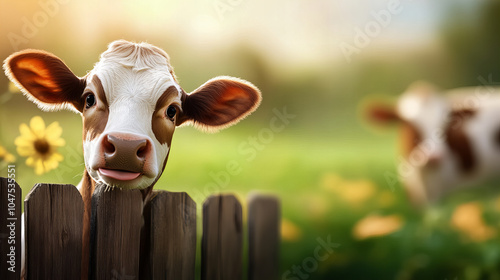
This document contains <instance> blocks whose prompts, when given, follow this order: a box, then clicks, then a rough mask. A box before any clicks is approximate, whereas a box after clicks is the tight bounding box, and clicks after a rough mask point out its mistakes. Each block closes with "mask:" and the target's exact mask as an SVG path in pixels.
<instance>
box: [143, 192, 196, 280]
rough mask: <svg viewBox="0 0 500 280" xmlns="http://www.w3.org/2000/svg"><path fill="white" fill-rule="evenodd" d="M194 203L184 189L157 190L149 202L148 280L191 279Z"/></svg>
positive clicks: (194, 231)
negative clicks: (149, 272)
mask: <svg viewBox="0 0 500 280" xmlns="http://www.w3.org/2000/svg"><path fill="white" fill-rule="evenodd" d="M195 262H196V203H195V202H194V201H193V200H192V199H191V197H189V195H187V194H186V193H185V192H180V193H174V192H166V191H159V192H157V193H156V196H155V197H154V198H153V200H152V201H151V233H150V265H151V275H152V279H155V280H159V279H175V280H194V277H195Z"/></svg>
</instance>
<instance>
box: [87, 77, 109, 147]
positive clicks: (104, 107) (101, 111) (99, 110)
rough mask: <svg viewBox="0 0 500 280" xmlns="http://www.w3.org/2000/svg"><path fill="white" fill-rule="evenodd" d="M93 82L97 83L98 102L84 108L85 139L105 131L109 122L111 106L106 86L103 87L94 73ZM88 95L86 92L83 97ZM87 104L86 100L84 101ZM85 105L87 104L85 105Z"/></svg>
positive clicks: (91, 138) (95, 93) (93, 137)
mask: <svg viewBox="0 0 500 280" xmlns="http://www.w3.org/2000/svg"><path fill="white" fill-rule="evenodd" d="M92 83H93V84H94V85H95V89H96V92H94V93H93V94H94V95H96V99H97V101H96V102H97V103H96V105H94V106H92V107H90V108H88V109H87V108H83V109H82V111H83V114H82V117H83V140H84V141H85V140H93V139H95V138H96V137H98V136H99V135H101V133H102V132H103V131H104V128H106V124H107V123H108V116H109V106H108V101H107V99H106V94H105V92H104V88H103V87H102V83H101V80H100V79H99V77H97V76H96V75H94V77H93V78H92ZM86 96H87V95H86V94H84V96H83V97H82V99H85V97H86ZM83 104H85V100H84V101H83ZM83 106H85V105H83Z"/></svg>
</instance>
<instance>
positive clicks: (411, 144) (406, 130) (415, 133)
mask: <svg viewBox="0 0 500 280" xmlns="http://www.w3.org/2000/svg"><path fill="white" fill-rule="evenodd" d="M400 138H401V152H402V154H403V156H405V157H406V158H408V157H409V156H410V153H411V152H412V151H413V150H414V149H415V148H416V147H417V146H418V145H419V144H420V143H421V142H422V141H423V139H422V135H421V134H420V131H419V130H418V129H417V127H416V126H414V125H413V124H411V123H409V122H407V121H403V122H402V124H401V137H400Z"/></svg>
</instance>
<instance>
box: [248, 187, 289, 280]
mask: <svg viewBox="0 0 500 280" xmlns="http://www.w3.org/2000/svg"><path fill="white" fill-rule="evenodd" d="M280 212H281V211H280V202H279V200H278V199H277V198H276V197H273V196H266V195H253V196H251V197H250V198H249V201H248V280H271V279H278V278H279V277H278V274H279V244H280V226H281V224H280V223H281V221H280V216H281V214H280Z"/></svg>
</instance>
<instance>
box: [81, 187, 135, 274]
mask: <svg viewBox="0 0 500 280" xmlns="http://www.w3.org/2000/svg"><path fill="white" fill-rule="evenodd" d="M142 208H143V200H142V194H141V192H140V191H139V190H120V189H111V190H108V191H106V187H105V186H97V187H96V190H95V191H94V195H93V196H92V216H91V225H90V243H91V244H90V269H89V270H90V279H99V280H106V279H131V280H132V279H139V258H140V244H141V240H140V236H141V226H142V223H143V220H142Z"/></svg>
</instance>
